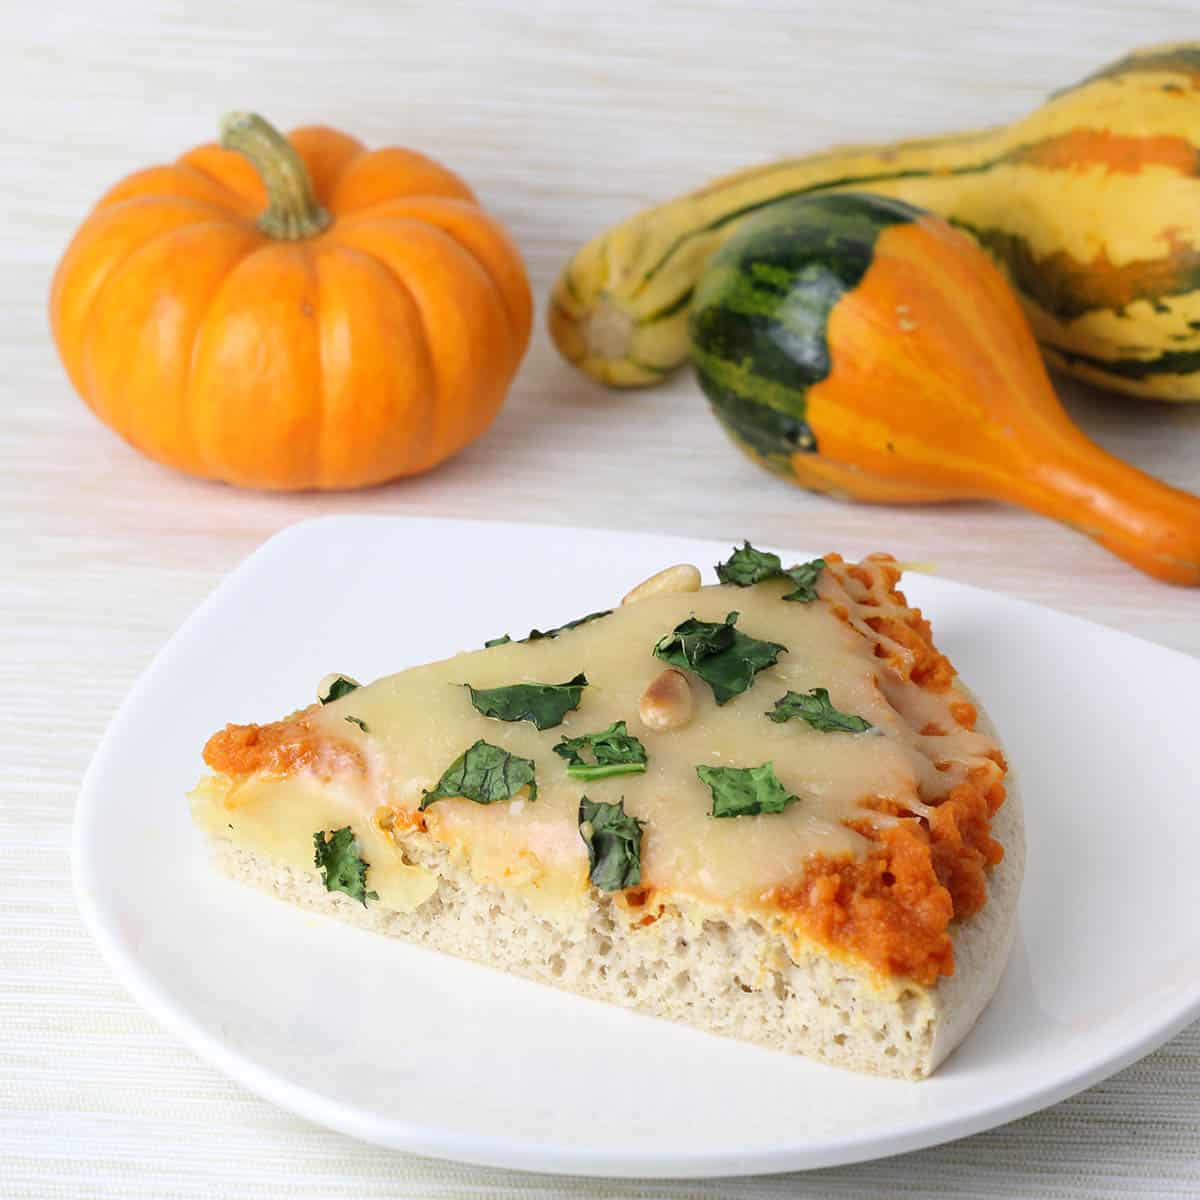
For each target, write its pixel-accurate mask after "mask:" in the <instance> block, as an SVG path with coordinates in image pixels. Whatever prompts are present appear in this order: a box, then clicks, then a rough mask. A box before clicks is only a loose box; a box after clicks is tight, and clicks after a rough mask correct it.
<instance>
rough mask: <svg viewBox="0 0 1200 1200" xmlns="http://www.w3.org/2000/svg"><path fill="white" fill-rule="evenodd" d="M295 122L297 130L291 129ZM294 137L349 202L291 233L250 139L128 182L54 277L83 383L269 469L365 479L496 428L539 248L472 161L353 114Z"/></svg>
mask: <svg viewBox="0 0 1200 1200" xmlns="http://www.w3.org/2000/svg"><path fill="white" fill-rule="evenodd" d="M276 136H278V135H276ZM290 142H291V144H292V146H293V147H294V148H295V150H296V151H297V152H298V153H299V156H300V159H301V160H302V162H303V164H304V166H305V167H306V168H307V171H308V175H309V176H310V178H311V181H312V190H313V192H314V193H315V198H316V200H317V201H318V202H319V203H320V204H321V205H322V206H323V207H324V208H325V209H326V210H327V211H328V214H329V215H331V217H332V221H331V222H330V223H329V224H328V227H327V228H325V229H323V230H322V231H320V232H317V233H314V234H313V235H312V236H306V237H301V238H298V239H297V240H280V239H278V238H275V237H272V236H269V235H268V234H266V233H264V232H262V230H260V228H259V227H258V225H257V223H256V219H257V218H258V217H259V214H260V213H261V212H262V210H263V208H264V205H265V204H266V202H267V192H266V190H265V188H264V184H263V182H262V180H261V179H260V177H259V174H258V173H257V171H256V170H255V168H254V167H253V166H252V165H251V163H250V162H249V161H247V159H245V158H244V157H242V156H241V155H240V154H236V153H233V152H232V151H229V150H223V149H221V148H220V147H219V146H217V145H215V144H214V145H206V146H201V147H199V148H197V149H195V150H192V151H190V152H189V153H187V154H185V155H183V157H182V158H181V159H179V161H178V162H176V163H174V164H172V165H169V166H159V167H152V168H150V169H148V170H145V171H141V172H138V173H137V174H135V175H132V176H130V177H129V178H127V179H125V180H123V181H121V182H120V183H118V184H117V185H116V186H115V187H114V188H112V189H111V190H110V191H109V192H108V193H107V194H106V195H105V196H104V197H103V198H102V199H101V200H100V202H99V204H97V206H96V208H95V209H94V210H93V212H92V213H91V214H90V216H89V217H88V218H87V220H86V221H85V222H84V224H83V226H82V227H81V228H80V230H79V231H78V233H77V234H76V235H75V238H74V240H73V241H72V243H71V245H70V247H69V248H68V250H67V252H66V254H65V256H64V258H63V260H62V262H61V263H60V265H59V267H58V271H57V273H56V275H55V278H54V284H53V289H52V293H51V305H50V307H51V321H52V326H53V331H54V337H55V340H56V342H57V344H58V349H59V353H60V355H61V357H62V360H63V363H64V364H65V366H66V368H67V371H68V373H69V375H70V377H71V381H72V382H73V384H74V385H75V387H76V389H77V390H78V392H79V393H80V395H81V396H83V398H84V399H85V400H86V401H87V403H88V404H89V405H90V406H91V407H92V409H93V410H94V411H95V412H96V414H97V416H99V417H100V419H101V420H102V421H104V422H105V423H106V424H108V425H110V426H112V427H113V428H114V429H115V430H116V431H117V432H118V433H120V434H121V435H122V436H123V437H125V438H126V439H127V440H128V441H129V442H131V443H132V444H133V445H134V446H136V447H137V448H138V449H140V450H142V451H144V452H145V453H146V454H148V455H150V456H151V457H152V458H155V459H157V460H158V461H159V462H162V463H166V464H167V465H169V466H172V467H176V468H178V469H180V470H182V471H186V472H189V473H190V474H193V475H198V476H202V477H206V478H212V479H220V480H225V481H227V482H229V483H234V484H239V485H243V486H247V487H253V488H264V489H278V490H290V489H303V488H354V487H363V486H366V485H369V484H374V483H378V482H381V481H383V480H387V479H392V478H395V477H397V476H401V475H410V474H414V473H417V472H420V471H425V470H428V469H429V468H430V467H432V466H434V465H436V464H437V463H439V462H441V461H442V460H444V459H446V458H447V457H449V456H450V455H451V454H454V453H455V452H456V451H457V450H459V449H461V448H462V447H463V446H464V445H466V443H467V442H469V441H471V439H473V438H475V437H477V436H478V435H479V434H480V433H481V432H482V431H483V430H484V429H485V428H486V427H487V425H488V424H489V423H490V422H491V420H492V418H493V417H494V416H495V414H496V413H497V411H498V410H499V408H500V405H501V403H502V402H503V399H504V395H505V392H506V391H507V388H508V384H509V382H510V380H511V378H512V376H513V374H514V372H515V371H516V368H517V365H518V363H519V362H520V360H521V358H522V356H523V354H524V351H525V348H526V345H527V343H528V339H529V331H530V321H531V300H530V294H529V286H528V282H527V279H526V275H525V270H524V266H523V264H522V262H521V258H520V255H519V254H518V252H517V250H516V248H515V247H514V245H513V244H512V242H511V241H510V240H509V238H508V236H507V235H506V234H505V232H504V231H503V230H502V229H501V228H500V226H499V225H498V224H497V223H496V222H495V221H494V220H493V219H492V218H490V217H489V216H488V215H487V214H486V213H484V212H483V210H482V209H481V208H480V207H479V205H478V203H477V201H476V199H475V197H474V195H473V194H472V192H471V190H470V189H469V188H468V187H467V185H466V184H465V183H463V181H462V180H461V179H459V178H458V177H457V176H456V175H455V174H453V173H452V172H450V171H448V170H446V169H445V168H444V167H442V166H440V165H439V164H437V163H435V162H434V161H432V160H431V159H429V158H426V157H425V156H424V155H422V154H418V153H416V152H415V151H411V150H403V149H399V148H388V149H381V150H375V151H367V150H366V149H365V148H364V147H363V145H362V144H361V143H360V142H358V141H357V140H355V139H354V138H352V137H349V136H347V135H346V134H343V133H339V132H337V131H336V130H332V129H327V128H322V127H309V128H303V129H297V130H295V131H294V132H293V133H292V134H291V135H290Z"/></svg>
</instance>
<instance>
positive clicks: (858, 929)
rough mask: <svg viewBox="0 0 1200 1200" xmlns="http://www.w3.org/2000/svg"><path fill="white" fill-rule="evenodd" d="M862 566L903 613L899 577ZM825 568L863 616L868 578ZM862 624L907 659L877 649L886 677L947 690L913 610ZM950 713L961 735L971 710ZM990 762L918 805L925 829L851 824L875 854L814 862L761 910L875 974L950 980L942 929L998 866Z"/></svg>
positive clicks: (998, 788) (834, 560)
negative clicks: (781, 916) (770, 910)
mask: <svg viewBox="0 0 1200 1200" xmlns="http://www.w3.org/2000/svg"><path fill="white" fill-rule="evenodd" d="M871 561H872V562H873V563H875V564H876V566H877V568H878V569H879V571H880V573H881V575H882V577H883V578H884V580H885V581H886V585H887V592H886V595H885V596H884V597H883V599H884V601H885V602H886V603H887V604H890V605H895V606H899V607H904V608H907V604H908V602H907V600H906V599H905V597H904V595H903V593H901V592H899V591H897V590H896V586H895V585H896V583H897V582H898V580H899V578H900V571H899V568H897V567H895V566H894V565H892V564H891V562H890V560H889V559H888V558H886V557H885V556H882V555H879V556H873V557H872V559H871ZM825 562H826V569H827V570H829V571H831V572H833V573H835V574H836V575H837V576H838V578H839V579H840V581H841V582H842V584H843V586H845V587H846V588H847V590H848V591H850V593H851V595H853V596H854V598H855V599H856V600H857V602H858V603H859V605H860V606H861V607H862V608H864V609H866V608H869V606H870V604H871V603H872V597H871V590H872V588H873V586H874V584H875V580H873V579H872V578H871V573H870V572H867V571H863V570H862V568H860V567H855V566H849V567H847V566H846V565H845V564H844V563H843V562H842V559H841V557H840V556H839V555H836V554H827V555H826V556H825ZM856 584H857V585H858V586H857V587H856V586H855V585H856ZM843 611H844V610H843ZM843 619H847V618H846V617H843ZM865 624H866V625H868V626H869V627H870V628H871V629H873V630H875V631H876V632H877V633H879V634H882V635H884V636H886V637H887V638H889V639H890V640H891V641H893V642H895V643H898V644H899V646H900V647H902V648H903V650H904V651H908V652H909V654H905V655H900V654H898V653H896V651H895V649H894V648H891V649H889V648H888V647H886V646H885V645H883V644H882V643H881V644H880V645H879V646H877V647H876V655H877V656H878V657H880V658H881V659H884V660H885V661H886V662H887V664H888V666H889V668H890V669H892V670H894V671H896V672H897V673H898V674H901V675H902V677H906V678H908V679H911V680H912V681H913V682H915V683H918V684H920V686H922V687H924V688H926V689H928V690H929V691H933V692H943V691H946V690H947V689H948V688H949V687H950V685H951V683H952V681H953V679H954V674H955V672H954V668H953V666H952V665H951V663H950V661H949V660H948V659H947V658H946V657H945V655H943V654H941V653H939V651H938V650H937V648H936V647H935V646H934V644H933V640H932V637H931V632H930V627H929V623H928V622H927V621H926V620H925V619H924V618H923V617H922V616H921V613H920V610H919V609H911V610H909V615H908V616H906V617H905V618H903V619H901V618H898V617H896V616H889V617H886V618H872V617H867V618H866V619H865ZM950 713H951V716H953V718H954V719H955V721H957V722H958V724H959V725H961V726H963V727H964V728H967V729H971V728H973V727H974V725H975V721H976V719H977V713H976V710H975V706H974V705H973V704H970V703H969V702H966V701H961V702H956V703H954V704H952V705H951V707H950ZM991 757H992V758H993V761H995V763H996V766H997V768H998V771H996V772H993V771H989V770H986V769H980V768H976V769H974V770H972V771H970V772H969V773H968V777H967V780H966V782H964V783H961V784H959V785H958V786H957V787H954V788H952V789H951V790H950V791H949V792H948V793H947V794H946V795H945V796H943V797H929V796H922V797H921V799H922V801H923V802H924V803H926V804H928V805H931V806H932V808H933V813H932V816H931V817H929V819H928V820H926V819H924V818H918V817H908V819H907V820H904V821H903V822H902V823H901V824H898V825H895V826H892V827H890V828H886V829H882V830H881V829H877V828H876V827H874V826H873V825H872V824H871V823H870V822H869V821H867V820H864V821H861V822H857V821H856V822H854V823H853V827H854V828H855V829H856V830H857V831H858V832H859V833H861V834H863V835H864V836H865V837H868V838H871V839H872V840H873V841H876V842H878V844H879V848H878V849H877V850H874V851H872V852H871V853H870V854H868V855H867V857H866V858H864V859H859V860H853V859H829V858H825V857H817V858H814V859H813V860H811V861H810V862H809V864H808V866H807V867H806V869H805V871H804V874H803V876H802V878H801V879H800V880H799V882H798V883H796V884H794V885H790V886H788V887H784V888H776V889H775V890H774V891H773V892H772V893H771V894H770V897H769V899H770V902H771V903H773V904H774V905H775V906H777V907H779V908H780V909H782V910H784V911H785V912H787V913H788V914H789V915H790V916H791V917H792V919H793V920H795V922H796V924H797V926H798V927H799V928H800V929H802V930H803V932H804V933H806V934H807V935H808V936H809V937H811V938H814V939H815V940H817V941H819V942H821V943H823V944H825V945H826V946H828V947H830V948H831V949H833V950H835V951H840V952H844V953H847V954H848V955H850V956H852V957H853V958H856V959H859V960H861V961H865V962H867V963H869V964H870V965H871V966H873V967H874V968H875V969H876V970H877V971H879V972H880V973H881V974H884V975H889V976H906V977H910V978H912V979H915V980H916V981H917V982H918V983H922V984H925V985H931V984H933V983H936V982H937V980H938V978H939V976H942V975H952V974H953V973H954V947H953V943H952V942H951V939H950V932H949V928H950V923H951V921H953V920H961V919H963V918H965V917H969V916H971V915H972V914H973V913H976V912H978V911H979V910H980V909H981V908H982V907H983V905H984V902H985V901H986V900H987V874H986V868H987V867H989V866H994V865H995V864H996V863H998V862H1000V861H1001V859H1002V858H1003V857H1004V848H1003V847H1002V846H1001V845H1000V843H999V842H997V841H996V840H995V839H994V838H993V837H992V836H991V818H992V816H993V815H994V814H995V812H996V810H997V809H999V807H1000V805H1001V804H1003V803H1004V785H1003V783H1001V782H1000V781H999V779H997V778H996V775H997V774H998V775H999V776H1000V777H1003V775H1004V772H1005V770H1006V764H1005V762H1004V759H1003V756H1002V755H1001V754H1000V753H999V752H998V751H997V752H995V754H994V755H993V756H991ZM864 807H865V808H875V809H877V810H881V811H890V812H891V815H894V816H901V817H906V816H908V814H906V813H903V812H895V811H894V806H889V805H887V804H883V803H873V802H872V801H871V800H870V799H866V800H864Z"/></svg>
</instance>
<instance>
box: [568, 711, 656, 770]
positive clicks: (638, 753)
mask: <svg viewBox="0 0 1200 1200" xmlns="http://www.w3.org/2000/svg"><path fill="white" fill-rule="evenodd" d="M586 750H590V751H591V753H592V759H593V761H592V762H587V761H586V760H585V759H584V756H583V752H584V751H586ZM554 753H555V754H557V755H559V756H560V757H561V758H565V759H566V760H567V774H568V775H569V776H570V777H571V778H572V779H606V778H607V777H609V776H610V775H640V774H642V773H643V772H644V771H645V770H646V747H645V746H643V745H642V743H641V742H640V741H639V740H638V739H637V738H635V737H634V736H633V734H631V733H630V732H629V731H628V730H627V729H626V728H625V722H624V721H614V722H613V723H612V724H611V725H610V726H609V727H608V728H607V729H602V730H600V732H599V733H585V734H582V735H581V736H579V737H573V738H569V737H564V738H563V739H562V741H560V742H559V743H558V745H557V746H555V747H554Z"/></svg>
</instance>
